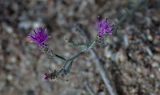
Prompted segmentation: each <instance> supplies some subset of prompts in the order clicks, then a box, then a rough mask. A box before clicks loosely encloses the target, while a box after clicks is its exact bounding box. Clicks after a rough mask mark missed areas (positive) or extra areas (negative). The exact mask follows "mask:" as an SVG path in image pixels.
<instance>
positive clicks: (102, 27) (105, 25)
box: [97, 18, 113, 38]
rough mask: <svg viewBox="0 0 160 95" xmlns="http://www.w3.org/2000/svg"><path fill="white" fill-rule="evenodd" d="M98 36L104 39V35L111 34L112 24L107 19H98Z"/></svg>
mask: <svg viewBox="0 0 160 95" xmlns="http://www.w3.org/2000/svg"><path fill="white" fill-rule="evenodd" d="M97 24H98V25H97V26H98V36H99V37H100V38H104V37H105V35H106V34H109V35H111V34H112V29H113V27H112V24H111V23H110V22H109V21H108V20H107V19H101V18H98V23H97Z"/></svg>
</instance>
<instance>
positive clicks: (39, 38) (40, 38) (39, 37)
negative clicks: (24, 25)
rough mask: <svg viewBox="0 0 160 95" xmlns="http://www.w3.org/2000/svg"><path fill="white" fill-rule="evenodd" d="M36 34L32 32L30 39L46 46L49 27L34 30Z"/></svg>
mask: <svg viewBox="0 0 160 95" xmlns="http://www.w3.org/2000/svg"><path fill="white" fill-rule="evenodd" d="M33 31H34V34H30V35H29V37H30V39H31V40H32V41H33V42H35V43H36V44H37V45H38V46H44V45H45V43H46V42H47V41H48V34H47V29H46V28H44V27H38V28H36V29H34V30H33Z"/></svg>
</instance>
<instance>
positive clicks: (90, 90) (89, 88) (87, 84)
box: [85, 81, 96, 95]
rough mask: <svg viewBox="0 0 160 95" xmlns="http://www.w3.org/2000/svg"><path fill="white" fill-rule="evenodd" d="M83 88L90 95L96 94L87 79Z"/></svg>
mask: <svg viewBox="0 0 160 95" xmlns="http://www.w3.org/2000/svg"><path fill="white" fill-rule="evenodd" d="M85 88H86V90H87V91H88V93H89V94H90V95H96V94H95V92H94V91H93V89H92V88H91V86H90V85H89V83H88V81H87V82H86V83H85Z"/></svg>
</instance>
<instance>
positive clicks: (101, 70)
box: [90, 49, 118, 95]
mask: <svg viewBox="0 0 160 95" xmlns="http://www.w3.org/2000/svg"><path fill="white" fill-rule="evenodd" d="M90 53H91V55H92V57H93V58H94V59H95V61H96V62H95V64H96V67H97V70H98V71H99V73H100V75H101V77H102V79H103V81H104V83H105V86H106V88H107V89H108V92H109V94H110V95H118V94H117V92H116V90H115V89H113V87H112V85H111V82H110V80H109V77H108V74H107V73H106V72H105V70H104V68H103V67H102V65H101V62H100V61H99V59H98V56H97V54H96V52H95V51H94V50H93V49H91V50H90Z"/></svg>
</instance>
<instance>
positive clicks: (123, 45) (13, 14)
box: [0, 0, 160, 95]
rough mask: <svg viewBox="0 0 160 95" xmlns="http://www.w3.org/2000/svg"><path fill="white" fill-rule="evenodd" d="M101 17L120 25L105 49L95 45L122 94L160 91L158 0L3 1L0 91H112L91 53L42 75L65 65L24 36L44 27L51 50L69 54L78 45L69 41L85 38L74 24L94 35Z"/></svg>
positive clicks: (30, 94)
mask: <svg viewBox="0 0 160 95" xmlns="http://www.w3.org/2000/svg"><path fill="white" fill-rule="evenodd" d="M99 15H101V16H103V17H106V18H108V19H109V20H110V21H112V22H113V23H114V24H115V25H116V26H118V29H117V31H116V32H115V33H113V35H112V36H111V37H109V40H108V45H107V46H106V47H104V48H100V47H96V48H95V50H96V53H97V56H99V58H100V60H101V65H102V66H103V67H104V69H105V73H108V75H109V79H110V81H111V82H112V86H113V88H114V89H115V90H116V92H117V93H118V95H160V1H159V0H0V95H109V93H108V90H107V88H106V85H105V84H104V81H103V79H102V76H101V75H100V73H99V71H98V70H97V66H96V65H95V59H94V58H92V57H91V54H90V53H86V54H83V55H81V56H80V57H79V58H78V59H77V60H75V62H74V63H73V66H72V69H71V73H70V74H68V75H66V76H65V77H61V78H57V79H55V80H50V81H46V80H44V79H43V74H44V73H45V72H48V71H53V70H55V69H58V68H60V67H61V66H62V64H61V62H59V61H56V60H54V61H53V60H50V59H48V58H47V57H46V55H45V54H44V53H42V52H41V51H40V49H39V48H38V47H37V46H36V45H35V44H33V43H30V42H28V40H27V39H26V37H27V35H28V33H30V31H31V30H32V29H34V28H35V27H36V26H39V25H44V26H46V27H47V29H48V31H49V36H50V39H49V42H48V44H49V45H50V48H52V49H53V50H54V51H55V52H56V53H58V54H61V55H63V56H65V57H70V56H72V55H73V54H76V53H77V52H78V49H76V48H72V47H70V46H69V44H68V43H67V41H66V40H74V41H77V42H83V41H85V37H84V36H83V35H80V34H79V33H77V32H76V31H74V27H75V24H81V25H82V26H83V28H84V30H85V31H86V33H88V34H89V36H90V38H91V39H94V38H95V37H96V34H97V30H96V21H97V19H96V18H97V16H99ZM90 90H91V91H90ZM89 91H90V92H89ZM91 92H92V93H93V94H91Z"/></svg>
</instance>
